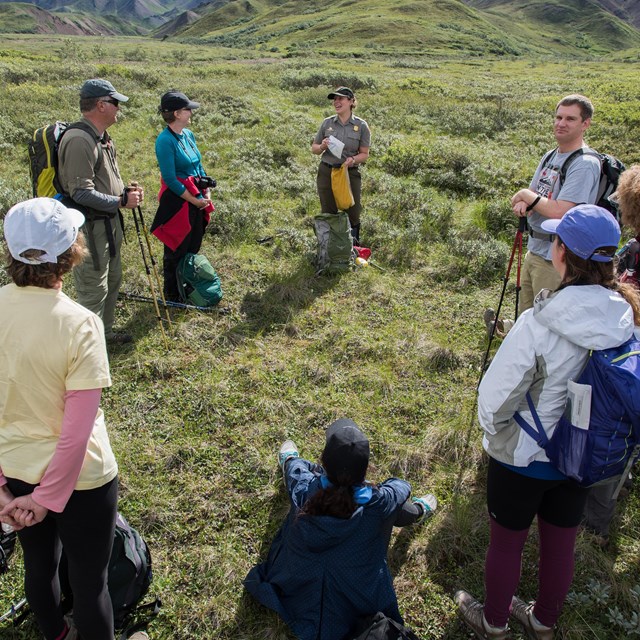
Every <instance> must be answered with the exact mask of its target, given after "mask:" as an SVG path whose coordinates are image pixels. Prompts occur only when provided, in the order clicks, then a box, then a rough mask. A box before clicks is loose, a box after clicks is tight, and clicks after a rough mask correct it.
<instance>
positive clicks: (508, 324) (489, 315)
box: [482, 308, 515, 339]
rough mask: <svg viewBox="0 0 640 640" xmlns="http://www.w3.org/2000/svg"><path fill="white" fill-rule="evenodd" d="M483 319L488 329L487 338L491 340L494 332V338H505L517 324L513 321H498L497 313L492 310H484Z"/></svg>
mask: <svg viewBox="0 0 640 640" xmlns="http://www.w3.org/2000/svg"><path fill="white" fill-rule="evenodd" d="M482 319H483V320H484V324H485V327H486V328H487V336H488V337H489V339H491V332H492V331H493V335H494V336H498V338H504V337H505V336H506V335H507V333H509V331H510V330H511V329H512V328H513V325H514V324H515V322H514V321H513V320H499V319H498V320H496V312H495V311H494V310H493V309H491V308H489V309H485V310H484V313H483V314H482ZM494 325H495V327H496V328H495V331H494V329H493V326H494Z"/></svg>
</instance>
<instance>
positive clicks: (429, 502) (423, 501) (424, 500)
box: [411, 493, 438, 524]
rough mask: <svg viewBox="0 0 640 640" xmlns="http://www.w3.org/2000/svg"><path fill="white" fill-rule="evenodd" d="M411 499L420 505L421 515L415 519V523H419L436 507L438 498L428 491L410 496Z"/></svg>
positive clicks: (432, 512) (429, 515)
mask: <svg viewBox="0 0 640 640" xmlns="http://www.w3.org/2000/svg"><path fill="white" fill-rule="evenodd" d="M411 501H412V502H415V503H416V504H419V505H420V506H421V507H422V515H421V516H420V517H419V518H418V519H417V520H416V524H420V523H421V522H424V521H425V520H426V519H427V518H430V517H431V516H432V515H433V514H434V513H435V511H436V509H437V508H438V499H437V498H436V497H435V496H434V495H432V494H430V493H427V494H426V495H424V496H420V497H419V498H411Z"/></svg>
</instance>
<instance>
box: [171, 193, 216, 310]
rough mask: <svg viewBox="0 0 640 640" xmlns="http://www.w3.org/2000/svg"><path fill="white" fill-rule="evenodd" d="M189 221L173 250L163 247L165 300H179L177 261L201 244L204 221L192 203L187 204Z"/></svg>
mask: <svg viewBox="0 0 640 640" xmlns="http://www.w3.org/2000/svg"><path fill="white" fill-rule="evenodd" d="M189 223H190V224H191V231H189V233H188V234H187V237H186V238H185V239H184V240H183V241H182V244H181V245H180V246H179V247H178V248H177V249H176V250H175V251H171V249H169V247H167V245H165V247H164V255H163V264H162V271H163V275H164V297H165V298H166V299H167V300H173V301H178V300H180V294H179V293H178V280H177V278H176V270H177V268H178V263H179V262H180V260H181V259H182V258H183V257H184V256H185V255H186V254H187V253H198V251H200V247H201V246H202V238H203V237H204V230H205V227H206V223H205V221H204V214H203V213H202V211H200V209H198V208H196V207H194V206H193V205H189Z"/></svg>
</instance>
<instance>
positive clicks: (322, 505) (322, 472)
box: [244, 418, 437, 640]
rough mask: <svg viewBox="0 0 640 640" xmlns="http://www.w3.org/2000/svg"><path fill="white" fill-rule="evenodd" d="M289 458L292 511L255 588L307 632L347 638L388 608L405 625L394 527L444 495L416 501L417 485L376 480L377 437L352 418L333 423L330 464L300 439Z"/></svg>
mask: <svg viewBox="0 0 640 640" xmlns="http://www.w3.org/2000/svg"><path fill="white" fill-rule="evenodd" d="M279 463H280V466H281V468H282V472H283V475H284V481H285V485H286V487H287V492H288V493H289V497H290V499H291V509H290V511H289V515H288V516H287V519H286V520H285V522H284V524H283V525H282V526H281V527H280V530H279V531H278V534H277V535H276V537H275V540H274V541H273V543H272V545H271V549H270V550H269V555H268V557H267V560H266V562H263V563H262V564H259V565H257V566H255V567H253V569H251V571H250V572H249V574H248V575H247V577H246V579H245V581H244V585H245V587H246V588H247V590H248V591H249V592H250V593H251V594H252V595H253V596H254V597H255V598H256V599H257V600H258V601H259V602H260V603H261V604H263V605H265V606H266V607H269V608H270V609H273V610H274V611H276V612H277V613H278V614H279V615H280V616H281V617H282V619H283V620H284V621H285V622H286V623H287V624H288V625H289V627H290V628H291V629H292V631H293V632H294V633H295V634H296V636H297V637H298V638H300V640H342V639H343V638H346V637H347V635H348V634H349V632H350V630H352V629H353V628H354V626H355V625H356V623H357V621H358V619H359V618H361V617H364V616H369V615H372V614H375V613H376V612H378V611H382V612H383V613H384V614H385V615H386V616H388V617H389V618H392V619H393V620H396V621H397V622H399V623H401V624H402V617H401V616H400V612H399V611H398V601H397V598H396V594H395V591H394V589H393V583H392V578H391V574H390V572H389V568H388V566H387V549H388V547H389V542H390V539H391V531H392V529H393V527H394V525H395V526H405V525H409V524H413V523H415V522H420V521H422V520H424V519H425V518H427V517H428V516H430V515H432V513H433V512H434V511H435V509H436V506H437V500H436V498H435V497H434V496H432V495H426V496H423V497H421V498H414V499H413V500H412V501H411V500H409V496H410V494H411V486H410V485H409V483H408V482H405V481H404V480H398V479H397V478H390V479H389V480H385V481H384V482H383V483H381V484H379V485H376V484H372V483H370V482H367V481H366V480H365V478H366V473H367V467H368V465H369V441H368V440H367V438H366V436H365V435H364V434H363V433H362V431H360V429H359V428H358V426H357V425H356V424H355V423H354V422H353V421H352V420H348V419H346V418H341V419H340V420H337V421H336V422H334V423H333V424H331V425H330V426H329V428H328V429H327V433H326V444H325V447H324V451H323V452H322V466H320V465H319V464H315V463H313V462H309V461H308V460H304V459H302V458H300V457H299V455H298V451H297V447H296V445H295V444H294V443H293V442H292V441H291V440H287V441H286V442H285V443H284V444H283V445H282V447H281V448H280V454H279Z"/></svg>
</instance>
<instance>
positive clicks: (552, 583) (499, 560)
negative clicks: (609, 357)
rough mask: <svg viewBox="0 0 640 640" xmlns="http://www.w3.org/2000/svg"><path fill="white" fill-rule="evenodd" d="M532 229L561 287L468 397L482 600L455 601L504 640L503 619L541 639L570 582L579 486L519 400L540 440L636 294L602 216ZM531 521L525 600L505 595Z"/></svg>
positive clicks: (470, 621) (637, 311) (614, 337)
mask: <svg viewBox="0 0 640 640" xmlns="http://www.w3.org/2000/svg"><path fill="white" fill-rule="evenodd" d="M542 228H543V229H544V230H545V231H546V232H547V233H551V234H556V237H555V240H554V242H553V245H552V252H551V259H552V264H553V266H554V268H555V269H556V271H557V272H558V274H559V275H560V277H561V284H560V287H559V288H558V289H557V290H556V291H554V292H551V291H549V290H546V289H543V290H542V291H541V292H540V294H538V296H537V298H536V300H535V302H534V307H533V309H528V310H527V311H525V312H524V313H523V314H522V315H521V316H520V317H519V318H518V320H517V322H516V323H515V325H514V327H513V328H512V329H511V331H509V333H508V334H507V336H506V338H505V340H504V342H503V343H502V345H501V347H500V349H499V350H498V352H497V353H496V355H495V357H494V359H493V361H492V362H491V366H490V367H489V369H488V371H487V373H486V375H485V376H484V378H483V380H482V383H481V384H480V388H479V392H478V417H479V420H480V424H481V426H482V428H483V430H484V439H483V446H484V448H485V450H486V451H487V453H488V454H489V471H488V479H487V507H488V511H489V515H490V527H491V531H490V542H489V549H488V551H487V557H486V564H485V573H484V579H485V601H484V605H483V604H481V603H480V602H478V601H477V600H476V599H475V598H474V597H473V596H472V595H471V594H469V593H468V592H466V591H458V592H457V593H456V596H455V599H456V602H457V604H458V607H459V613H460V615H461V616H462V618H463V620H464V622H465V623H466V624H467V626H469V628H471V629H472V630H473V631H474V632H475V634H476V636H477V637H478V638H488V639H494V640H503V639H505V638H507V637H509V635H508V633H509V631H508V626H507V622H508V619H509V616H511V617H512V618H513V620H515V622H517V623H518V624H520V625H522V626H523V627H524V630H525V633H526V635H527V637H529V638H532V639H534V640H535V639H538V640H552V639H553V635H554V629H553V628H554V625H555V623H556V621H557V619H558V617H559V616H560V612H561V609H562V605H563V603H564V600H565V597H566V595H567V593H568V591H569V588H570V586H571V582H572V580H573V569H574V546H575V539H576V535H577V532H578V526H579V524H580V521H581V518H582V513H583V510H584V505H585V501H586V499H587V494H588V489H585V488H583V487H580V486H579V485H578V484H576V483H574V482H573V481H572V480H569V479H568V478H567V477H566V476H565V475H563V474H562V473H561V472H560V471H559V470H558V469H556V468H555V467H554V466H552V464H551V463H550V462H549V459H548V458H547V456H546V454H545V451H544V449H542V448H541V447H540V446H539V445H538V444H537V442H536V440H534V439H533V437H531V436H530V435H529V434H528V433H527V432H525V430H524V428H521V427H520V426H519V423H518V420H524V421H525V422H526V423H528V424H529V425H533V424H534V418H533V416H532V413H531V411H530V409H529V406H528V402H527V394H529V396H530V397H531V399H532V401H533V402H534V404H535V408H536V412H537V414H538V416H539V420H540V423H541V425H542V427H543V428H544V431H545V433H546V435H547V438H549V439H550V438H551V436H552V434H553V432H554V430H555V428H556V425H557V424H558V420H559V419H560V417H561V415H562V413H563V411H564V407H565V401H566V397H567V383H568V381H569V380H570V379H573V380H575V379H576V377H577V376H578V375H579V373H580V372H581V370H582V369H583V367H584V365H585V363H586V361H587V358H588V356H589V351H590V350H591V349H598V350H599V349H607V348H611V347H617V346H620V345H621V344H623V343H624V342H625V341H627V340H628V339H629V338H630V337H631V336H632V335H633V334H634V328H635V326H636V325H640V294H639V292H638V291H637V290H636V289H635V288H634V287H632V286H631V285H625V284H619V283H618V281H617V279H616V274H615V271H614V263H613V257H614V255H615V252H616V249H617V246H618V242H619V241H620V227H619V226H618V223H617V222H616V220H615V218H614V217H613V216H612V215H611V214H610V213H609V212H608V211H607V210H606V209H602V208H601V207H597V206H595V205H578V206H576V207H573V208H572V209H570V210H569V211H568V212H567V213H565V214H564V216H563V217H562V218H561V219H554V220H551V219H549V220H546V221H545V222H543V223H542ZM516 413H517V414H518V415H517V416H516ZM535 516H537V518H538V532H539V538H540V557H539V565H538V574H539V583H538V595H537V598H536V600H535V602H531V603H525V602H523V601H522V600H520V599H519V598H517V597H515V592H516V589H517V587H518V583H519V581H520V567H521V561H522V551H523V548H524V544H525V541H526V539H527V536H528V533H529V527H530V526H531V523H532V522H533V519H534V517H535Z"/></svg>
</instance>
